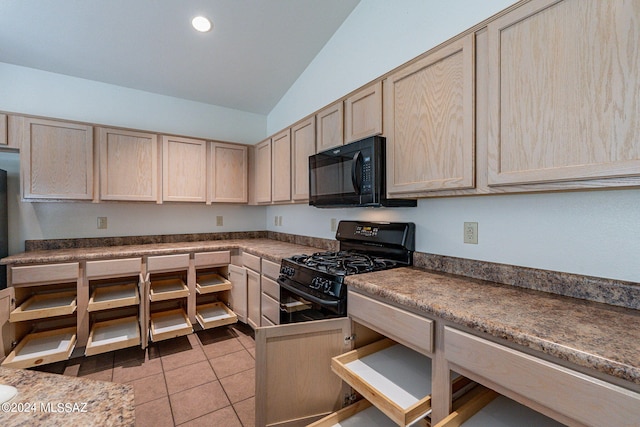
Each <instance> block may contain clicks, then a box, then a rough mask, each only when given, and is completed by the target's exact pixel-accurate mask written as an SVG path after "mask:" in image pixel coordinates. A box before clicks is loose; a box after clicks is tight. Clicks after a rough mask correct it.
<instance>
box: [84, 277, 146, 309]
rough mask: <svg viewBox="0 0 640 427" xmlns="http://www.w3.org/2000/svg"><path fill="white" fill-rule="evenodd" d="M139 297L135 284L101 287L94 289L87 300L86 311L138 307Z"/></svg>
mask: <svg viewBox="0 0 640 427" xmlns="http://www.w3.org/2000/svg"><path fill="white" fill-rule="evenodd" d="M139 303H140V296H139V294H138V284H137V283H126V284H120V285H112V286H103V287H99V288H96V289H95V290H94V291H93V294H91V298H89V306H88V307H87V311H99V310H108V309H110V308H118V307H128V306H131V305H138V304H139Z"/></svg>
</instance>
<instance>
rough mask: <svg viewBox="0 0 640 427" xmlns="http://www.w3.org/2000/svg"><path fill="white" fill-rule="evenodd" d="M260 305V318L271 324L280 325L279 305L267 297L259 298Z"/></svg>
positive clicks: (263, 295)
mask: <svg viewBox="0 0 640 427" xmlns="http://www.w3.org/2000/svg"><path fill="white" fill-rule="evenodd" d="M260 298H261V302H260V304H261V305H262V307H261V308H262V317H266V318H267V319H268V320H269V321H270V322H271V323H272V324H274V325H279V324H280V303H279V302H278V301H276V300H274V299H273V298H271V297H270V296H269V295H265V294H262V295H261V296H260Z"/></svg>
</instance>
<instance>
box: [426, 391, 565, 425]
mask: <svg viewBox="0 0 640 427" xmlns="http://www.w3.org/2000/svg"><path fill="white" fill-rule="evenodd" d="M496 425H501V426H514V427H516V426H522V425H531V426H536V427H560V426H563V425H564V424H561V423H559V422H557V421H555V420H553V419H551V418H549V417H547V416H545V415H542V414H540V413H538V412H536V411H534V410H533V409H530V408H528V407H526V406H524V405H521V404H520V403H518V402H515V401H513V400H511V399H509V398H507V397H504V396H501V395H499V394H498V393H496V392H495V391H493V390H490V389H488V388H486V387H483V386H476V387H475V388H474V389H473V390H471V391H470V392H469V393H468V394H467V395H466V396H463V397H462V398H460V402H459V405H457V407H455V406H454V411H453V412H452V413H451V414H450V415H449V416H448V417H446V418H445V419H443V420H442V421H440V422H439V423H438V424H436V425H435V426H434V427H458V426H463V427H493V426H496Z"/></svg>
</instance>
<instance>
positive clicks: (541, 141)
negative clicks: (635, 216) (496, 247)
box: [488, 0, 640, 185]
mask: <svg viewBox="0 0 640 427" xmlns="http://www.w3.org/2000/svg"><path fill="white" fill-rule="evenodd" d="M639 27H640V2H638V1H626V2H624V1H618V2H616V1H614V2H606V1H605V2H603V1H599V0H566V1H557V0H536V1H532V2H530V3H527V4H526V5H524V6H523V7H519V8H517V9H516V10H514V11H513V12H511V13H508V14H506V15H504V16H502V17H500V18H498V19H496V20H495V21H493V22H491V23H490V24H489V26H488V38H489V61H490V62H489V63H490V65H489V67H490V73H489V97H490V98H489V142H488V156H489V157H488V163H489V171H488V173H489V175H488V179H489V185H502V184H519V183H541V182H554V181H555V182H557V181H568V180H585V179H595V178H606V177H622V176H630V175H638V174H640V143H639V142H638V141H640V126H639V125H638V117H640V103H639V102H638V99H639V94H640V32H638V31H637V29H638V28H639Z"/></svg>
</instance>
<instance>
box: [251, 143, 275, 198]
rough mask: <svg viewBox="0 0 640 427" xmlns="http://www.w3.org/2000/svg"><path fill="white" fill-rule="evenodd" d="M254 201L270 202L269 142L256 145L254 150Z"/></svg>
mask: <svg viewBox="0 0 640 427" xmlns="http://www.w3.org/2000/svg"><path fill="white" fill-rule="evenodd" d="M255 155H256V156H255V163H256V172H255V177H254V178H255V185H254V191H255V200H256V203H270V202H271V140H270V139H267V140H266V141H262V142H261V143H259V144H258V145H256V149H255Z"/></svg>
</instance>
